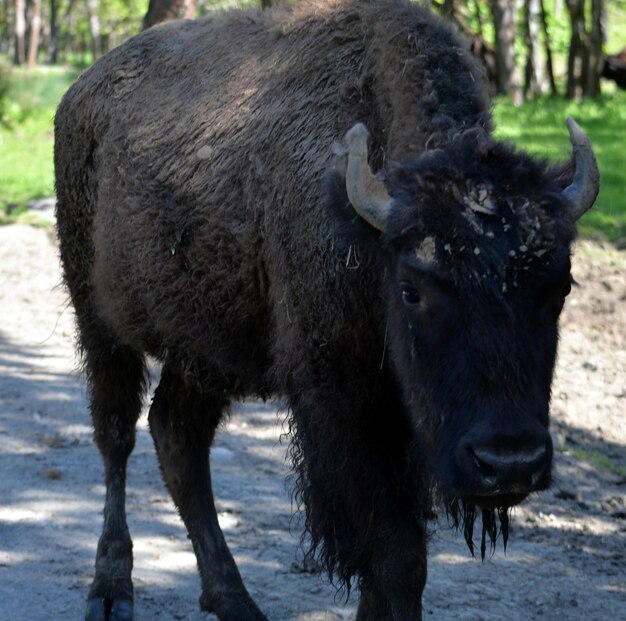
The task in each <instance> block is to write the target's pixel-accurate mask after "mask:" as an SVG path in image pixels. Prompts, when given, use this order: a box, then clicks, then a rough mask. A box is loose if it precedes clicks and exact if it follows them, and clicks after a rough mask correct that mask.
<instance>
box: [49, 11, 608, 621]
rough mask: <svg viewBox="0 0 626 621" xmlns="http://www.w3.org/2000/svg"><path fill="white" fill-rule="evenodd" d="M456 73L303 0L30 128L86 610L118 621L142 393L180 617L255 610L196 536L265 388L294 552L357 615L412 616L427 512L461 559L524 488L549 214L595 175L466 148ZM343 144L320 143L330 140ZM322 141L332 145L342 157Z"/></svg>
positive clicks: (542, 339) (407, 15) (501, 529)
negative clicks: (68, 306)
mask: <svg viewBox="0 0 626 621" xmlns="http://www.w3.org/2000/svg"><path fill="white" fill-rule="evenodd" d="M489 110H490V104H489V102H488V101H487V99H486V97H485V95H484V82H483V76H482V73H481V70H480V69H479V67H478V65H477V63H476V62H475V61H474V60H473V59H472V56H471V54H470V53H469V50H468V49H467V46H466V44H465V43H464V42H463V41H462V40H461V39H459V38H458V36H457V35H456V34H455V33H454V31H453V30H452V29H451V27H450V26H448V25H446V24H445V23H444V22H442V21H441V20H440V19H437V18H436V17H434V16H433V15H431V13H430V12H429V11H428V10H426V9H424V8H421V7H419V6H416V5H414V4H412V3H410V2H408V1H405V0H377V1H373V0H371V1H368V0H364V1H357V0H324V1H322V0H304V1H302V2H300V3H297V4H295V5H292V6H289V7H285V8H280V9H276V10H273V11H266V12H255V11H244V12H238V11H235V12H225V13H218V14H215V15H212V16H210V17H208V18H206V19H202V20H199V21H184V22H179V23H174V24H167V25H164V26H160V27H156V28H153V29H150V30H148V31H145V32H144V33H142V34H140V35H139V36H137V37H135V38H133V39H131V40H130V41H128V42H127V43H125V44H124V45H122V46H120V47H119V48H117V49H115V50H113V51H112V52H111V53H110V54H108V55H107V56H106V57H104V58H103V59H101V60H100V61H98V62H97V63H96V64H95V65H94V66H93V67H92V68H91V69H90V70H89V71H87V72H86V73H85V74H84V75H83V76H81V77H80V78H79V79H78V81H77V82H76V83H75V84H74V85H73V87H72V88H71V89H70V90H69V92H68V93H67V95H66V96H65V98H64V99H63V101H62V103H61V105H60V107H59V110H58V113H57V115H56V147H55V167H56V188H57V195H58V205H57V229H58V237H59V241H60V253H61V259H62V264H63V268H64V277H65V281H66V283H67V286H68V288H69V292H70V295H71V299H72V302H73V305H74V308H75V310H76V321H77V329H78V341H79V345H80V349H81V351H82V354H83V360H84V369H85V372H86V378H87V382H88V388H89V397H90V409H91V417H92V420H93V426H94V438H95V442H96V444H97V446H98V448H99V449H100V451H101V453H102V456H103V460H104V465H105V479H106V502H105V507H104V526H103V531H102V536H101V538H100V541H99V544H98V550H97V557H96V569H95V578H94V581H93V584H92V586H91V590H90V591H89V595H88V604H87V619H89V620H91V621H94V620H96V619H97V620H102V619H109V620H110V621H114V620H115V621H119V620H122V619H123V620H128V619H130V618H131V617H132V614H133V587H132V582H131V569H132V543H131V537H130V534H129V531H128V528H127V524H126V517H125V506H124V496H125V478H126V463H127V458H128V456H129V453H130V452H131V450H132V448H133V443H134V439H135V423H136V421H137V417H138V416H139V413H140V409H141V405H142V399H143V397H144V393H145V390H146V356H151V357H154V358H156V359H158V360H159V361H161V363H162V371H161V377H160V382H159V384H158V387H157V388H156V391H155V394H154V398H153V401H152V404H151V406H150V412H149V424H150V431H151V434H152V437H153V439H154V444H155V446H156V451H157V453H158V458H159V462H160V467H161V470H162V474H163V478H164V480H165V483H166V485H167V488H168V490H169V492H170V494H171V496H172V498H173V500H174V502H175V504H176V506H177V507H178V510H179V512H180V515H181V517H182V519H183V521H184V523H185V525H186V528H187V530H188V533H189V537H190V539H191V542H192V545H193V549H194V551H195V554H196V556H197V561H198V567H199V572H200V578H201V583H202V594H201V597H200V604H201V606H202V608H203V609H205V610H208V611H212V612H214V613H215V614H216V615H217V617H218V618H219V619H221V620H222V621H261V620H263V619H265V616H264V615H263V614H262V613H261V612H260V610H259V608H257V606H256V604H255V603H254V602H253V600H252V598H251V597H250V595H249V594H248V592H247V591H246V589H245V587H244V585H243V583H242V580H241V577H240V575H239V572H238V570H237V567H236V565H235V562H234V560H233V557H232V556H231V554H230V552H229V550H228V547H227V546H226V543H225V540H224V537H223V535H222V532H221V531H220V527H219V524H218V520H217V516H216V511H215V506H214V500H213V495H212V491H211V475H210V466H209V452H210V447H211V443H212V441H213V438H214V435H215V431H216V427H217V426H218V425H219V423H220V421H221V420H222V418H223V417H224V416H225V412H226V410H227V409H228V406H229V404H230V403H232V402H233V400H236V399H240V398H243V397H247V396H254V395H256V396H260V397H268V396H273V395H282V396H283V397H284V398H285V399H286V401H287V403H288V407H289V410H288V411H289V421H290V428H291V442H290V449H289V450H290V455H291V457H292V458H293V466H294V471H295V475H296V476H295V480H296V484H295V495H296V498H297V499H298V501H299V502H300V503H301V505H302V506H303V507H304V512H305V513H304V515H305V531H306V537H307V539H306V541H308V542H310V545H311V550H312V552H314V553H315V554H316V555H317V558H318V559H319V562H320V563H321V564H322V565H323V567H324V568H325V569H326V570H327V572H328V574H329V575H330V577H331V578H332V579H333V580H334V581H335V583H336V584H339V585H344V586H348V587H349V586H350V585H354V584H357V585H358V587H359V589H360V603H359V606H358V613H357V619H358V620H359V621H366V620H368V621H391V620H393V621H409V620H415V619H420V618H421V595H422V590H423V588H424V584H425V581H426V548H427V534H426V527H427V521H428V520H429V519H430V518H431V517H432V516H433V515H434V511H435V509H436V508H437V507H445V508H446V509H447V511H448V514H449V515H450V516H451V518H452V520H453V521H454V522H455V523H456V524H457V525H458V526H459V528H461V529H462V530H463V532H464V533H465V537H466V539H467V542H468V545H470V547H472V546H473V537H472V533H473V529H474V521H475V519H476V518H477V517H481V518H482V537H481V550H482V554H483V555H484V554H485V547H486V546H487V545H488V544H489V543H490V544H491V545H492V546H493V545H495V542H496V538H497V537H499V536H502V538H503V539H504V543H505V544H506V537H507V534H508V515H509V513H508V512H509V508H510V507H512V506H513V505H515V504H516V503H519V502H520V501H522V500H523V499H524V498H525V497H526V496H527V495H528V494H529V493H531V492H534V491H537V490H541V489H544V488H546V487H547V486H548V485H549V483H550V473H551V463H552V451H553V449H552V444H551V440H550V435H549V433H548V413H549V401H550V385H551V378H552V373H553V368H554V363H555V354H556V349H557V333H558V317H559V313H560V311H561V308H562V306H563V302H564V299H565V296H566V295H567V294H568V292H569V290H570V286H571V276H570V249H571V243H572V241H573V239H574V237H575V231H576V227H575V222H576V220H577V219H578V218H579V217H580V216H581V215H582V214H583V213H584V212H585V211H586V210H587V209H589V207H590V206H591V205H592V203H593V202H594V200H595V197H596V194H597V192H598V187H599V174H598V169H597V166H596V162H595V158H594V155H593V152H592V149H591V146H590V143H589V141H588V140H587V138H586V137H585V136H584V134H583V133H582V132H581V130H580V129H579V128H578V126H577V125H576V124H575V123H574V121H572V120H569V121H568V124H569V132H570V136H571V141H572V143H573V158H572V160H571V161H570V162H566V163H564V164H562V165H559V166H551V165H549V164H548V163H546V162H545V161H543V160H537V159H533V158H531V157H529V156H528V155H526V154H525V153H523V152H521V151H517V150H515V149H514V148H513V147H511V146H508V145H506V144H503V143H501V142H498V141H496V140H495V139H494V138H493V137H492V136H491V131H492V122H491V117H490V111H489ZM346 133H347V135H346ZM344 135H346V140H345V142H342V138H343V137H344Z"/></svg>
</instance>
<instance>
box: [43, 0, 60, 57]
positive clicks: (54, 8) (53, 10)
mask: <svg viewBox="0 0 626 621" xmlns="http://www.w3.org/2000/svg"><path fill="white" fill-rule="evenodd" d="M58 8H59V5H58V3H57V0H50V5H49V12H50V23H49V28H50V38H49V40H48V49H47V52H46V62H47V63H49V64H51V65H55V64H56V62H57V55H58V52H59V21H58V13H57V12H58Z"/></svg>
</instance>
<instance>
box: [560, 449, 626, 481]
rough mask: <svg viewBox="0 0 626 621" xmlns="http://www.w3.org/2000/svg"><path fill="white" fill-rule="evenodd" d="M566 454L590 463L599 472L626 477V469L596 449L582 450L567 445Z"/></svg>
mask: <svg viewBox="0 0 626 621" xmlns="http://www.w3.org/2000/svg"><path fill="white" fill-rule="evenodd" d="M564 452H565V453H570V454H572V455H574V457H576V459H579V460H581V461H586V462H588V463H590V464H591V465H592V466H594V467H595V468H597V469H598V470H604V471H605V472H610V473H611V474H615V475H617V476H620V477H626V467H624V466H620V465H618V464H616V463H615V462H614V461H613V460H612V459H611V458H610V457H607V456H606V455H605V454H604V453H602V452H600V451H598V450H596V449H582V448H579V447H577V446H573V445H572V444H566V445H565V447H564Z"/></svg>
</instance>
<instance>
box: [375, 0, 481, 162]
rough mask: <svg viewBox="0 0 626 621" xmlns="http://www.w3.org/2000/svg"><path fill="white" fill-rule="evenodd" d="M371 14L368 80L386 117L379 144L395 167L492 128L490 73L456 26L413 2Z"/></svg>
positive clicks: (381, 119) (378, 124) (378, 126)
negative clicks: (460, 135) (463, 133)
mask: <svg viewBox="0 0 626 621" xmlns="http://www.w3.org/2000/svg"><path fill="white" fill-rule="evenodd" d="M392 6H394V10H391V7H392ZM369 10H370V11H371V15H369V16H368V17H369V19H367V23H368V27H369V29H370V37H369V38H368V40H369V45H368V46H367V49H366V52H365V54H366V56H365V63H364V71H365V75H364V78H365V79H366V80H367V81H369V83H370V84H371V92H372V93H373V94H374V95H373V97H374V98H375V106H374V109H375V110H376V113H377V116H378V118H376V119H371V120H370V123H371V124H372V128H371V129H372V131H373V134H374V142H375V144H377V145H378V146H379V147H380V148H381V149H382V150H384V158H385V159H386V160H387V161H390V160H391V161H406V160H407V159H409V158H410V157H411V156H414V155H416V154H418V153H420V152H422V151H424V150H426V149H432V148H435V147H437V146H440V145H442V144H443V143H445V142H447V141H448V140H449V139H450V137H451V135H453V134H455V133H457V132H458V131H459V130H462V129H466V128H468V127H472V126H475V125H481V126H483V127H486V128H487V129H491V118H490V114H489V103H488V100H487V97H486V94H485V83H484V79H483V72H482V70H481V68H480V67H479V65H478V64H477V63H476V62H475V61H474V59H473V58H472V56H471V55H470V53H469V51H468V45H467V43H466V42H465V41H463V40H462V39H461V38H460V37H459V36H458V35H457V34H456V33H455V32H454V31H453V29H452V27H451V26H449V25H448V24H446V23H444V22H443V21H441V20H440V19H437V18H435V17H434V16H433V15H432V14H431V13H430V12H429V11H427V10H425V9H420V8H418V7H415V5H410V4H408V3H407V4H405V5H403V4H402V3H397V2H382V3H380V4H378V5H376V4H373V5H371V6H369ZM379 163H380V164H383V162H379Z"/></svg>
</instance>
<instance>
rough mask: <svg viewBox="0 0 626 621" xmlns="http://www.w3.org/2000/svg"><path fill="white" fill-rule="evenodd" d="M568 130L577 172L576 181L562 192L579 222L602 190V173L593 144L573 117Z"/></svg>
mask: <svg viewBox="0 0 626 621" xmlns="http://www.w3.org/2000/svg"><path fill="white" fill-rule="evenodd" d="M567 129H568V130H569V137H570V140H571V142H572V147H573V152H574V162H575V165H576V172H575V174H574V181H572V183H571V184H570V185H568V186H567V187H566V188H565V189H564V190H563V192H562V194H563V196H565V197H566V198H567V199H568V200H569V201H570V202H571V204H572V215H573V216H574V220H578V218H580V217H581V216H582V215H583V214H584V213H585V212H586V211H587V210H588V209H589V208H590V207H591V205H593V202H594V201H595V200H596V196H598V192H599V190H600V171H599V170H598V162H597V161H596V156H595V155H594V154H593V149H592V148H591V142H589V138H587V136H585V134H584V133H583V131H582V129H580V127H579V126H578V124H577V123H576V121H574V119H573V118H572V117H568V118H567Z"/></svg>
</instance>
